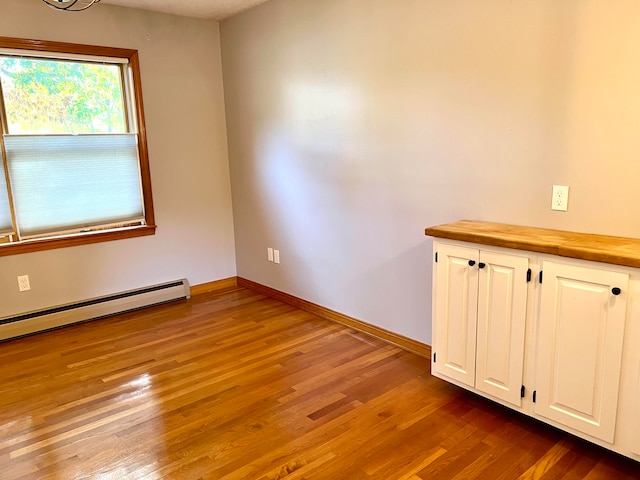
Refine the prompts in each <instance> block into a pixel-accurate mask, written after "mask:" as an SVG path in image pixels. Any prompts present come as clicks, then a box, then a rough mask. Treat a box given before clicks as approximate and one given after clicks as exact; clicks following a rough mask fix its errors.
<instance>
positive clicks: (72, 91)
mask: <svg viewBox="0 0 640 480" xmlns="http://www.w3.org/2000/svg"><path fill="white" fill-rule="evenodd" d="M120 68H121V67H120V65H108V64H97V63H81V62H72V61H63V60H43V59H33V58H21V57H12V56H0V81H2V90H3V92H4V103H5V110H6V112H7V123H8V126H9V131H8V133H9V134H13V135H23V134H41V135H42V134H85V133H126V131H127V128H126V119H125V113H124V112H125V110H124V102H123V96H122V81H121V74H120Z"/></svg>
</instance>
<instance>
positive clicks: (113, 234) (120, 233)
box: [0, 225, 156, 257]
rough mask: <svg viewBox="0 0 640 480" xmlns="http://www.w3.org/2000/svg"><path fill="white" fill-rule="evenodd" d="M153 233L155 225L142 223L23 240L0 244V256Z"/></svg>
mask: <svg viewBox="0 0 640 480" xmlns="http://www.w3.org/2000/svg"><path fill="white" fill-rule="evenodd" d="M155 233H156V226H155V225H144V226H140V227H129V228H122V229H119V230H109V231H103V232H89V233H79V234H77V235H68V236H64V237H56V238H40V239H37V240H25V241H23V242H17V243H6V244H2V245H0V257H6V256H9V255H20V254H23V253H33V252H41V251H43V250H53V249H55V248H66V247H77V246H80V245H89V244H91V243H101V242H111V241H114V240H123V239H125V238H134V237H144V236H147V235H155Z"/></svg>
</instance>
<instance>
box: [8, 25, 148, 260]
mask: <svg viewBox="0 0 640 480" xmlns="http://www.w3.org/2000/svg"><path fill="white" fill-rule="evenodd" d="M0 48H7V49H17V50H29V51H32V52H48V53H54V54H61V55H64V54H73V55H87V56H98V57H100V56H101V57H114V58H126V59H128V68H129V72H130V74H131V80H132V87H133V88H132V95H133V98H131V105H130V108H132V109H133V110H134V112H135V115H134V116H135V119H130V118H127V121H128V122H130V121H132V120H135V122H136V130H137V132H136V133H137V136H138V156H139V162H140V181H141V185H142V197H143V205H144V212H145V225H140V226H133V227H125V228H116V229H110V230H98V231H93V232H82V233H74V234H69V235H60V236H51V237H47V238H37V239H31V240H22V241H19V242H12V243H1V242H0V257H3V256H8V255H19V254H24V253H30V252H39V251H43V250H52V249H56V248H66V247H73V246H79V245H88V244H92V243H99V242H109V241H113V240H122V239H125V238H135V237H142V236H147V235H154V234H155V232H156V228H157V227H156V224H155V216H154V212H153V196H152V193H151V174H150V170H149V152H148V148H147V131H146V127H145V120H144V108H143V102H142V81H141V77H140V61H139V58H138V51H137V50H132V49H125V48H114V47H100V46H93V45H82V44H75V43H64V42H52V41H45V40H30V39H22V38H11V37H0ZM125 110H128V109H125Z"/></svg>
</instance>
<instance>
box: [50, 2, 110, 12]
mask: <svg viewBox="0 0 640 480" xmlns="http://www.w3.org/2000/svg"><path fill="white" fill-rule="evenodd" d="M42 1H43V2H44V3H46V4H47V5H49V6H50V7H51V8H55V9H56V10H67V11H68V12H79V11H81V10H86V9H87V8H89V7H90V6H91V5H93V4H94V3H98V2H99V1H100V0H42Z"/></svg>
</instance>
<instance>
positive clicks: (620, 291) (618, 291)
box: [611, 287, 622, 295]
mask: <svg viewBox="0 0 640 480" xmlns="http://www.w3.org/2000/svg"><path fill="white" fill-rule="evenodd" d="M611 293H613V294H614V295H620V294H621V293H622V290H620V289H619V288H618V287H613V288H612V289H611Z"/></svg>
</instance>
